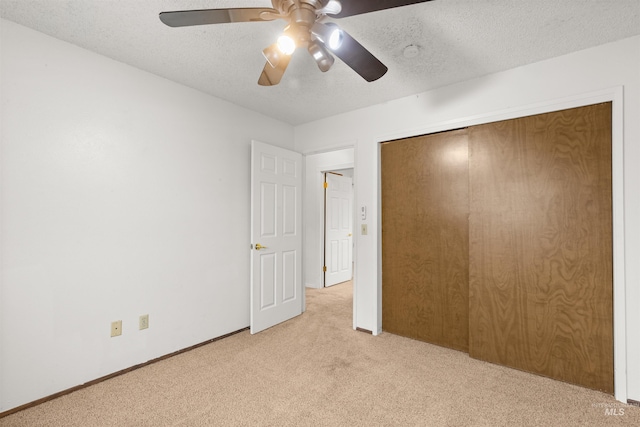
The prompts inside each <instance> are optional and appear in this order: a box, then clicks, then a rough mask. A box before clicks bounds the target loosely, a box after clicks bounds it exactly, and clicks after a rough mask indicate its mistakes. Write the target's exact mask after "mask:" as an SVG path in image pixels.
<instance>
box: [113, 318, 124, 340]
mask: <svg viewBox="0 0 640 427" xmlns="http://www.w3.org/2000/svg"><path fill="white" fill-rule="evenodd" d="M119 335H122V320H116V321H115V322H111V336H112V337H117V336H119Z"/></svg>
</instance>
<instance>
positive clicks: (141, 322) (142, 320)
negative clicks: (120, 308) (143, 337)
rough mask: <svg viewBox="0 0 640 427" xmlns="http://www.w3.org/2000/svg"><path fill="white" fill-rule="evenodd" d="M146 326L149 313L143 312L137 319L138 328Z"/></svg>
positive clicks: (141, 328) (145, 327) (147, 325)
mask: <svg viewBox="0 0 640 427" xmlns="http://www.w3.org/2000/svg"><path fill="white" fill-rule="evenodd" d="M148 327H149V315H148V314H143V315H142V316H140V318H139V319H138V329H140V330H143V329H147V328H148Z"/></svg>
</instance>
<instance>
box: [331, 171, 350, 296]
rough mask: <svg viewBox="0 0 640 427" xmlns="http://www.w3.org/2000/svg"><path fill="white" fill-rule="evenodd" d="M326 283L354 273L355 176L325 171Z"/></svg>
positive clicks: (342, 280)
mask: <svg viewBox="0 0 640 427" xmlns="http://www.w3.org/2000/svg"><path fill="white" fill-rule="evenodd" d="M325 182H326V192H325V236H326V237H325V244H324V259H325V266H326V271H325V273H324V285H325V286H332V285H335V284H337V283H341V282H345V281H347V280H351V278H352V277H353V237H352V234H353V227H352V223H353V180H352V178H351V177H348V176H341V175H336V174H332V173H326V174H325Z"/></svg>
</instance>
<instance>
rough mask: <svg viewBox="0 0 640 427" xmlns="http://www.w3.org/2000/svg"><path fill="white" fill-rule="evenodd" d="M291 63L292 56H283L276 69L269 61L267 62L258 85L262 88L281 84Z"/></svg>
mask: <svg viewBox="0 0 640 427" xmlns="http://www.w3.org/2000/svg"><path fill="white" fill-rule="evenodd" d="M289 61H291V55H282V58H280V61H279V62H278V66H276V67H272V66H271V64H269V61H267V63H266V64H264V69H263V70H262V74H260V77H259V78H258V84H259V85H260V86H275V85H277V84H278V83H280V80H282V76H283V75H284V72H285V71H286V70H287V66H288V65H289Z"/></svg>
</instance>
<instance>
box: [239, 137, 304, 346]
mask: <svg viewBox="0 0 640 427" xmlns="http://www.w3.org/2000/svg"><path fill="white" fill-rule="evenodd" d="M301 191H302V155H301V154H299V153H296V152H293V151H290V150H285V149H283V148H280V147H274V146H272V145H268V144H264V143H261V142H258V141H252V142H251V241H252V244H251V249H252V250H251V333H252V334H255V333H256V332H260V331H262V330H264V329H267V328H269V327H271V326H273V325H276V324H278V323H280V322H284V321H285V320H288V319H291V318H292V317H295V316H297V315H299V314H301V313H302V271H301V270H302V224H301V218H302V214H301V213H302V201H301Z"/></svg>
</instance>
